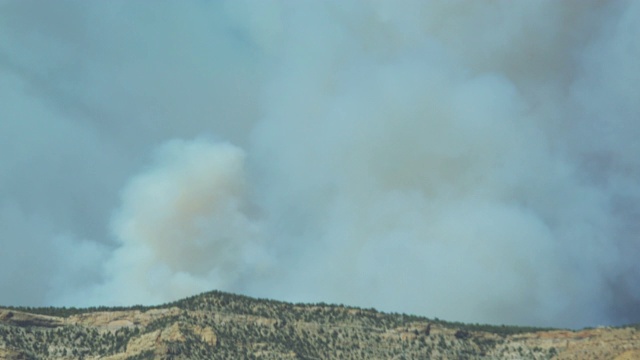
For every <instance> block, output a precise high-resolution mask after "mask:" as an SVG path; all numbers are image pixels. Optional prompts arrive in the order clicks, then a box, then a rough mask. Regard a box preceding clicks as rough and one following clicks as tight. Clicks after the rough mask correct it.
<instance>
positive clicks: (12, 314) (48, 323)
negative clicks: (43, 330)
mask: <svg viewBox="0 0 640 360" xmlns="http://www.w3.org/2000/svg"><path fill="white" fill-rule="evenodd" d="M2 323H4V324H7V325H14V326H20V327H47V328H54V327H58V326H62V325H64V321H63V320H62V319H60V318H58V317H54V316H46V315H37V314H30V313H26V312H22V311H15V310H2V309H0V324H2Z"/></svg>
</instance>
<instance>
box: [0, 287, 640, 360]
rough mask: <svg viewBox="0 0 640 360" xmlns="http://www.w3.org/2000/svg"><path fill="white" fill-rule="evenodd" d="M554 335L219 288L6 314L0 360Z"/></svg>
mask: <svg viewBox="0 0 640 360" xmlns="http://www.w3.org/2000/svg"><path fill="white" fill-rule="evenodd" d="M111 314H112V315H111ZM39 315H46V316H47V317H42V316H40V317H38V316H39ZM52 316H53V317H55V318H50V317H52ZM625 329H629V331H632V332H633V334H635V335H634V336H640V334H639V333H638V332H637V331H636V329H635V328H625ZM547 330H548V329H541V328H531V327H515V326H495V325H481V324H462V323H456V322H446V321H442V320H439V319H428V318H424V317H419V316H414V315H407V314H387V313H382V312H378V311H376V310H375V309H361V308H355V307H349V306H344V305H331V304H324V303H320V304H289V303H285V302H280V301H274V300H268V299H253V298H250V297H246V296H241V295H233V294H228V293H223V292H218V291H213V292H209V293H205V294H201V295H198V296H192V297H189V298H186V299H183V300H180V301H176V302H172V303H169V304H164V305H159V306H153V307H143V306H135V307H132V308H122V307H97V308H86V309H77V308H16V307H13V308H4V309H0V358H3V356H4V355H3V353H2V351H5V352H6V351H9V352H13V353H14V355H15V354H17V355H15V358H24V359H81V358H86V359H89V358H94V359H95V358H98V357H100V358H104V359H109V356H112V355H119V356H120V357H119V358H123V356H124V357H126V358H128V359H133V360H142V359H165V358H166V359H169V358H170V359H228V358H243V359H253V358H256V359H257V358H260V359H283V358H289V359H338V358H339V359H368V358H406V359H415V358H430V359H451V358H458V359H486V358H504V357H511V358H513V357H514V356H515V357H517V358H523V359H550V358H553V357H554V356H556V355H558V354H559V353H561V352H562V351H563V350H562V349H563V348H561V347H559V346H558V345H554V346H553V347H551V346H548V345H545V343H543V342H540V341H537V342H536V341H535V340H532V339H536V337H535V336H534V334H535V333H539V332H542V331H547ZM621 331H622V330H621ZM625 331H626V330H625ZM565 333H568V334H572V333H573V332H568V331H565ZM3 349H4V350H3ZM6 357H7V358H10V357H9V356H8V355H7V356H6Z"/></svg>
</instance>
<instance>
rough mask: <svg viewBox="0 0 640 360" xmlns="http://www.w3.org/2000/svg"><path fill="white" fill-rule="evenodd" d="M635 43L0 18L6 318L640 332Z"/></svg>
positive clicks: (631, 11)
mask: <svg viewBox="0 0 640 360" xmlns="http://www.w3.org/2000/svg"><path fill="white" fill-rule="evenodd" d="M638 19H640V4H639V3H638V2H633V1H615V2H602V1H596V0H594V1H586V0H585V1H565V2H557V1H551V0H549V1H536V2H531V1H527V2H525V1H522V2H510V1H495V2H488V1H487V2H478V1H453V2H436V1H434V2H425V1H410V0H406V1H400V2H398V1H386V0H380V1H355V0H354V1H324V2H319V1H316V2H311V1H309V2H306V1H257V0H256V1H251V0H246V1H196V0H193V1H189V2H170V1H167V2H150V1H136V2H126V1H109V2H98V1H95V2H87V1H80V0H77V1H75V0H74V1H71V0H67V1H59V2H55V3H53V2H49V1H35V0H29V1H26V0H0V99H2V104H1V106H0V239H1V241H2V247H1V249H0V284H2V287H3V290H2V291H0V303H2V304H12V305H67V306H70V305H75V306H77V305H97V304H103V305H108V304H125V305H126V304H134V303H144V304H152V303H161V302H166V301H170V300H174V299H177V298H180V297H184V296H188V295H192V294H195V293H198V292H202V291H207V290H212V289H221V290H226V291H234V292H240V293H244V294H248V295H254V296H262V297H272V298H278V299H282V300H288V301H312V302H318V301H325V302H337V303H346V304H351V305H358V306H366V307H376V308H378V309H382V310H387V311H398V312H408V313H417V314H421V315H426V316H431V317H436V316H437V317H440V318H444V319H448V320H461V321H470V322H489V323H515V324H529V325H555V326H571V327H579V326H594V325H600V324H603V325H609V324H622V323H628V322H638V321H640V311H639V310H638V309H640V283H638V280H637V279H639V278H640V265H639V264H640V262H638V261H637V254H640V241H638V238H637V237H638V233H640V226H639V225H637V224H638V218H639V217H640V186H639V185H640V157H639V156H638V154H640V145H638V142H637V140H636V139H638V138H639V136H640V123H638V121H637V120H638V117H639V115H640V102H639V101H637V99H639V98H640V85H639V84H640V63H639V62H638V61H637V59H638V58H640V43H638V41H637V39H640V21H639V20H638Z"/></svg>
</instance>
